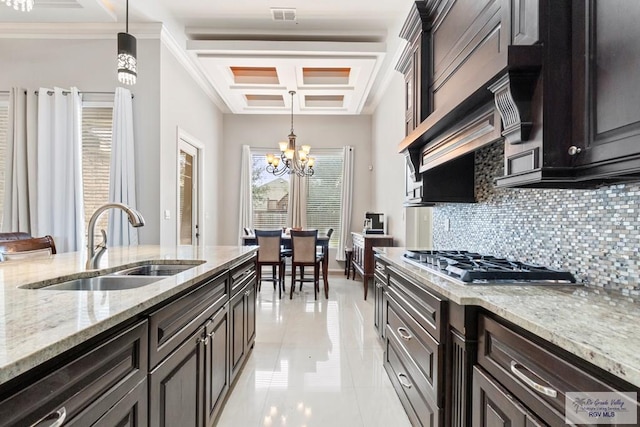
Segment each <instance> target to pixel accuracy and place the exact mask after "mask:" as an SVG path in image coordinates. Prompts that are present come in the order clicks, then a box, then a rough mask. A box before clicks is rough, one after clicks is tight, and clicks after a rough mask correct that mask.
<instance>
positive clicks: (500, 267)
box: [404, 250, 576, 284]
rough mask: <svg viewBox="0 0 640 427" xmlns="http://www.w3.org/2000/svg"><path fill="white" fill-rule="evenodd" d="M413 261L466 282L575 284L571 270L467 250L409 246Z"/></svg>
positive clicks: (410, 259)
mask: <svg viewBox="0 0 640 427" xmlns="http://www.w3.org/2000/svg"><path fill="white" fill-rule="evenodd" d="M404 256H405V258H406V259H407V260H408V261H410V262H411V263H413V264H416V265H418V266H420V267H422V268H425V269H427V270H430V271H434V272H436V273H439V274H441V275H444V276H447V277H450V278H453V279H456V280H458V281H460V282H462V283H465V284H474V283H475V284H490V283H491V284H575V283H576V279H575V277H573V275H572V274H571V273H569V272H568V271H561V270H554V269H551V268H549V267H545V266H542V265H535V264H528V263H525V262H520V261H514V260H509V259H506V258H498V257H494V256H491V255H481V254H478V253H473V252H467V251H430V250H429V251H426V250H425V251H423V250H408V251H406V252H405V253H404Z"/></svg>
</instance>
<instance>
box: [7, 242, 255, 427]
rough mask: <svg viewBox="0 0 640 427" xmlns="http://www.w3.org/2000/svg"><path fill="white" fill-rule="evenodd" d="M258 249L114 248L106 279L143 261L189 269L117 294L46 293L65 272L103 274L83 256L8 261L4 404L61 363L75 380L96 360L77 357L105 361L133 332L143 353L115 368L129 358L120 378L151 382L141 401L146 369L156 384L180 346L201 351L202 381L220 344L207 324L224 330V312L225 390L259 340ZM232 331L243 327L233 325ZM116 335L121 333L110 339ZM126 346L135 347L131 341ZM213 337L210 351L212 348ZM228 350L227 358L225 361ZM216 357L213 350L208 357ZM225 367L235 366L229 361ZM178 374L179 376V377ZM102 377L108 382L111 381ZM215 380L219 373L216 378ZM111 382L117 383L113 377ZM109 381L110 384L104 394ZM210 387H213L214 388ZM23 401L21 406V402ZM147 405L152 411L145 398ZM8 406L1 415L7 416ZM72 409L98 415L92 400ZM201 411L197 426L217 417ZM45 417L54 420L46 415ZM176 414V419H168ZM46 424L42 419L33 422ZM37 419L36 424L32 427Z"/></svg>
mask: <svg viewBox="0 0 640 427" xmlns="http://www.w3.org/2000/svg"><path fill="white" fill-rule="evenodd" d="M256 250H257V247H251V246H245V247H231V246H230V247H207V248H204V249H194V248H191V247H184V248H175V247H172V248H168V247H159V246H131V247H121V248H118V247H114V248H109V250H108V251H107V253H106V254H105V256H104V257H103V258H102V260H101V263H100V266H99V273H100V274H102V273H112V272H115V271H117V270H120V269H122V268H124V267H133V266H136V265H143V264H146V263H148V262H149V261H151V260H152V261H157V262H159V263H163V262H165V263H169V262H170V263H172V264H180V263H184V264H188V266H189V267H191V268H189V269H187V270H185V271H183V272H180V273H178V274H176V275H173V276H167V277H162V278H159V280H157V281H155V282H153V283H151V284H148V285H145V286H142V287H136V288H133V289H125V290H110V291H77V290H74V291H69V290H47V289H46V287H41V286H43V285H46V284H48V283H51V282H54V283H55V282H56V281H57V280H59V279H57V278H59V277H63V276H64V277H66V278H67V279H69V278H74V277H83V276H86V275H87V274H89V275H92V274H98V272H96V273H92V272H89V273H88V272H86V271H85V262H86V256H85V255H84V254H83V253H63V254H58V255H54V256H51V257H48V258H40V259H33V260H28V261H27V260H25V261H9V262H4V263H2V264H1V265H0V301H1V302H2V304H0V391H1V392H2V399H4V401H5V402H7V400H6V399H11V398H12V397H11V396H12V395H16V393H17V394H20V393H21V392H23V388H25V389H26V388H27V386H28V385H29V384H30V383H34V384H35V385H34V386H33V387H36V386H37V385H38V384H37V383H38V382H39V381H40V382H42V381H45V380H46V379H47V378H49V377H51V378H54V377H55V375H56V372H57V371H56V369H58V368H59V367H60V366H62V367H63V368H61V369H59V370H61V371H64V370H65V369H67V367H69V369H68V371H66V372H63V373H64V376H63V377H68V376H69V373H70V372H73V373H74V375H75V374H77V373H78V372H79V369H80V368H78V366H85V365H86V366H89V365H91V363H85V362H82V363H79V362H76V361H75V359H77V358H78V356H82V357H85V356H84V355H85V354H89V353H91V352H92V351H97V353H96V354H97V355H100V354H102V356H104V357H105V358H106V357H107V354H106V351H103V352H101V351H100V349H101V348H102V347H101V346H107V347H105V348H109V347H108V346H109V345H112V346H113V345H115V344H113V343H112V341H114V340H117V339H121V337H120V335H122V336H128V335H127V334H129V335H131V334H134V335H135V336H136V338H135V339H132V340H130V341H131V343H135V346H136V347H135V348H134V349H133V350H132V351H131V352H130V353H127V351H128V350H127V351H124V354H128V356H126V357H124V356H123V357H122V358H121V359H120V360H118V361H116V362H117V363H115V362H114V363H115V364H114V366H116V365H117V366H118V367H117V368H116V369H115V370H114V372H116V371H117V370H123V368H122V366H123V365H124V363H123V360H126V361H127V363H129V362H130V361H132V362H131V365H132V366H131V367H130V368H131V369H130V370H129V371H128V373H126V375H124V374H123V377H122V378H121V382H122V381H124V380H125V379H127V378H129V377H131V376H133V375H134V374H135V375H136V376H137V378H140V379H141V380H142V381H143V382H144V384H142V383H141V384H142V385H141V384H134V385H135V386H136V387H137V388H136V390H137V389H140V390H143V389H144V390H143V391H141V392H140V393H139V394H140V395H141V396H142V395H146V394H147V391H146V377H147V373H148V372H147V370H148V371H149V375H148V376H149V379H150V380H149V381H150V383H153V376H154V372H156V371H161V370H162V369H165V368H166V367H167V363H168V361H169V360H170V359H171V358H172V356H173V355H174V353H176V354H179V353H180V351H181V349H182V347H184V346H183V345H182V344H183V343H187V342H191V341H192V340H193V343H194V344H197V345H198V347H197V349H198V352H199V353H198V354H197V355H196V356H197V357H195V358H194V360H196V361H197V363H198V369H197V370H198V375H199V377H198V378H200V377H201V376H202V375H203V374H202V373H201V372H200V371H202V372H205V371H206V372H209V371H207V370H206V369H204V368H206V366H203V364H204V360H205V349H206V348H211V349H213V348H214V345H213V344H214V335H215V334H214V333H213V332H212V331H210V330H209V329H206V328H211V327H212V326H215V325H218V324H219V323H220V322H218V323H215V322H217V321H218V318H219V316H220V315H221V314H223V315H224V316H223V317H222V319H223V320H224V322H222V323H220V324H224V326H225V328H224V333H219V334H218V335H217V337H216V340H217V341H220V342H216V347H215V348H218V349H221V350H220V351H221V352H222V353H221V354H222V355H223V356H224V357H222V359H224V360H226V359H228V358H230V359H231V362H233V363H232V366H229V367H228V371H229V372H223V374H222V380H221V381H222V382H221V383H220V384H221V385H220V387H221V390H222V389H223V390H225V391H226V390H228V388H229V384H230V382H231V381H232V380H233V379H234V378H235V377H236V376H237V373H238V372H239V369H240V368H241V366H242V362H243V361H244V360H245V359H246V355H247V353H248V351H249V350H250V349H249V348H247V346H251V345H252V344H253V341H252V340H253V339H255V318H251V316H252V315H255V311H254V310H252V305H251V301H254V302H255V265H254V261H255V252H256ZM195 261H201V263H198V264H194V262H195ZM251 298H253V300H251ZM172 307H175V308H172ZM253 307H255V304H253ZM214 321H215V322H214ZM199 322H202V324H200V323H199ZM251 322H253V325H251ZM214 323H215V325H214ZM234 325H237V327H236V328H235V329H234ZM200 328H202V330H201V329H200ZM236 330H237V332H238V335H239V338H238V340H237V342H236V341H234V338H235V335H236V334H235V332H236ZM215 332H221V331H217V330H216V331H215ZM205 333H206V334H207V336H206V337H205V336H204V334H205ZM118 334H120V335H118ZM116 335H117V337H116V338H113V337H114V336H116ZM131 336H133V335H131ZM173 338H175V339H173ZM205 338H206V340H205ZM110 340H111V341H110ZM122 340H124V341H123V342H125V341H126V342H127V343H129V341H127V340H126V339H121V341H122ZM172 340H173V341H175V343H174V342H172ZM209 340H211V345H210V346H208V347H207V344H208V343H209ZM114 342H115V341H114ZM87 343H90V344H87ZM127 345H129V344H127ZM154 346H155V347H154ZM230 347H231V348H230ZM96 349H97V350H96ZM116 350H117V349H116ZM194 351H195V350H194ZM227 351H228V352H229V353H227ZM192 353H194V352H192ZM196 353H197V352H196ZM196 353H194V354H196ZM227 354H229V355H230V356H229V357H227ZM102 356H98V357H102ZM209 356H210V355H208V354H207V357H209ZM130 359H131V360H130ZM134 359H135V360H134ZM209 359H210V358H209ZM209 359H207V360H209ZM218 359H220V358H219V357H217V356H216V361H212V362H211V363H212V364H215V363H218ZM185 360H186V359H185ZM224 363H226V365H229V363H227V362H224ZM133 365H135V366H133ZM156 365H157V366H156ZM185 366H186V365H185ZM224 366H225V365H223V367H224ZM105 369H106V368H105ZM138 371H139V373H138ZM110 372H111V371H109V373H110ZM171 372H172V373H173V374H174V375H175V374H176V372H178V371H171ZM103 374H104V373H103ZM47 375H48V376H47ZM78 375H80V374H78ZM94 375H97V374H94ZM103 376H104V377H108V375H103ZM209 376H210V377H213V375H212V374H211V372H209ZM80 377H81V375H80ZM42 378H45V380H42ZM91 381H93V383H94V386H92V387H95V384H98V383H99V381H97V380H95V378H93V379H92V380H91ZM110 381H112V382H113V378H112V379H111V380H110ZM216 381H217V380H216ZM45 382H46V381H45ZM53 382H55V383H56V384H57V386H60V384H61V383H62V384H64V381H62V382H61V381H60V380H59V379H58V380H56V381H53ZM78 383H79V384H81V383H82V381H81V380H79V381H78ZM162 384H164V385H166V384H165V383H162ZM162 384H161V386H160V387H162ZM112 385H113V384H109V385H108V386H107V388H109V387H111V386H112ZM152 385H153V384H152ZM215 385H216V384H214V386H215ZM41 388H42V387H41ZM109 390H110V389H109ZM203 390H204V388H203ZM207 390H209V391H210V387H209V388H207ZM165 391H166V390H165ZM53 392H54V390H50V391H49V393H53ZM198 392H199V391H198ZM70 393H71V392H70ZM74 393H76V392H74ZM203 393H204V391H203ZM44 394H45V395H46V394H47V392H46V391H45V392H44ZM62 394H64V393H62ZM76 394H79V393H76ZM127 396H128V395H126V396H125V397H127ZM222 397H224V396H222ZM118 398H120V396H119V397H118ZM22 400H23V401H26V400H28V399H22ZM123 400H124V398H123ZM203 400H204V398H203ZM222 400H223V399H220V402H214V403H216V404H217V405H216V408H215V409H216V411H215V413H211V414H209V415H211V417H213V416H215V414H216V413H217V412H218V411H219V408H220V406H221V405H220V403H221V402H222ZM18 401H19V402H21V400H20V399H18ZM144 404H145V405H146V400H145V401H144ZM154 404H155V405H157V404H158V402H155V403H154V397H153V396H152V395H151V394H150V397H149V406H150V407H152V408H153V407H154ZM1 405H2V404H0V414H3V408H2V406H1ZM74 405H75V406H73V407H74V408H75V409H74V410H75V412H76V413H73V414H70V417H69V418H71V416H73V415H77V413H80V412H82V413H85V412H87V411H88V410H89V409H92V410H93V409H95V408H92V407H91V406H92V405H93V406H95V402H87V405H89V406H86V405H85V406H86V407H85V406H83V405H82V404H77V402H76V403H74ZM105 405H107V404H106V403H103V406H104V407H105V408H106V409H109V408H110V406H105ZM109 405H111V403H109ZM41 406H46V405H44V404H43V405H41ZM98 406H99V405H98ZM196 406H197V407H198V408H199V413H198V414H193V417H195V419H197V420H200V419H201V418H202V417H204V418H205V419H207V421H211V420H210V419H209V418H211V417H209V418H207V416H206V414H205V411H201V408H202V404H200V403H199V404H198V405H196ZM5 409H6V408H5ZM162 409H163V408H157V407H156V408H155V412H156V413H158V414H160V416H165V415H167V414H161V412H163V411H162ZM10 410H11V411H12V412H19V411H20V408H19V407H15V405H14V407H13V408H10ZM43 411H44V410H43ZM66 411H67V412H69V408H68V407H67V410H66ZM200 411H201V412H202V413H200ZM44 412H46V411H44ZM63 412H64V411H63ZM93 412H95V410H93ZM142 412H144V414H143V416H142V418H140V420H142V421H143V424H144V422H145V421H146V413H147V410H146V407H145V408H144V410H142V408H140V407H138V408H137V409H136V414H137V415H140V413H142ZM167 412H168V413H169V412H170V411H167ZM44 415H47V414H46V413H44ZM116 415H119V414H116ZM169 416H171V414H170V413H169ZM150 417H151V419H153V417H154V414H153V413H151V414H150ZM0 418H2V417H0ZM40 418H41V417H40V416H38V418H36V420H38V419H40ZM88 419H91V418H90V417H89V418H88ZM32 421H33V420H32V419H29V424H31V423H32ZM150 421H151V420H150ZM81 424H82V422H81ZM0 425H5V424H4V421H0ZM8 425H14V424H8ZM18 425H19V424H18Z"/></svg>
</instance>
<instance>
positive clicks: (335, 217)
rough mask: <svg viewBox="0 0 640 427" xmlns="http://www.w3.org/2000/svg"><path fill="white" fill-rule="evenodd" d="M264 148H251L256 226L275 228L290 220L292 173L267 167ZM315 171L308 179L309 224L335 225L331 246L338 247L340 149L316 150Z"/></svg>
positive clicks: (322, 228) (320, 227)
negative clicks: (273, 171) (273, 172)
mask: <svg viewBox="0 0 640 427" xmlns="http://www.w3.org/2000/svg"><path fill="white" fill-rule="evenodd" d="M264 154H265V152H264V150H257V149H254V150H252V160H253V170H252V180H251V188H252V197H253V226H254V228H257V229H276V228H279V227H282V226H283V225H284V224H286V223H287V208H288V205H289V176H288V175H286V174H285V175H283V176H282V177H274V176H273V175H271V174H269V173H268V172H266V170H265V166H266V161H265V157H264ZM313 156H314V157H315V158H316V165H317V167H316V171H315V174H314V175H313V177H311V178H310V179H309V182H308V195H307V227H309V228H316V229H318V232H319V233H326V232H327V230H328V229H329V228H333V235H332V237H331V241H330V242H329V246H330V247H337V246H338V240H339V236H340V211H341V209H342V163H343V154H342V150H341V149H331V150H314V151H313Z"/></svg>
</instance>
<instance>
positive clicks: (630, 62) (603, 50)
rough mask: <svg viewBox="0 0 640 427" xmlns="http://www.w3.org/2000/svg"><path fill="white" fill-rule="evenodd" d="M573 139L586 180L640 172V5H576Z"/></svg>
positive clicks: (610, 1)
mask: <svg viewBox="0 0 640 427" xmlns="http://www.w3.org/2000/svg"><path fill="white" fill-rule="evenodd" d="M573 5H574V6H573V7H574V26H575V29H574V55H573V58H574V70H573V71H574V80H575V81H574V85H573V90H574V94H575V97H574V100H575V103H576V104H575V106H574V111H575V112H576V117H577V118H583V120H575V121H574V123H576V127H575V128H574V131H573V132H574V135H575V138H574V141H576V145H577V146H579V148H581V150H582V151H581V152H580V153H577V154H576V155H575V158H576V164H577V165H578V166H579V167H582V169H583V170H582V171H579V172H578V174H581V175H582V176H583V177H585V176H586V177H589V176H607V175H612V174H621V173H630V172H632V173H636V174H637V173H638V172H640V162H639V161H638V160H637V159H638V155H639V154H640V109H638V108H637V107H638V100H639V99H640V74H639V73H638V72H637V70H638V66H640V59H639V58H640V44H639V43H638V42H637V41H638V40H639V39H640V26H638V21H640V3H638V2H629V1H626V0H607V1H592V0H583V1H576V2H573Z"/></svg>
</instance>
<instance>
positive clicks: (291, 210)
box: [287, 173, 308, 228]
mask: <svg viewBox="0 0 640 427" xmlns="http://www.w3.org/2000/svg"><path fill="white" fill-rule="evenodd" d="M307 188H308V186H307V177H300V176H298V175H296V174H295V173H292V174H291V175H289V206H288V208H287V223H288V226H289V227H292V228H297V227H301V228H307V191H308V190H307Z"/></svg>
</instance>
